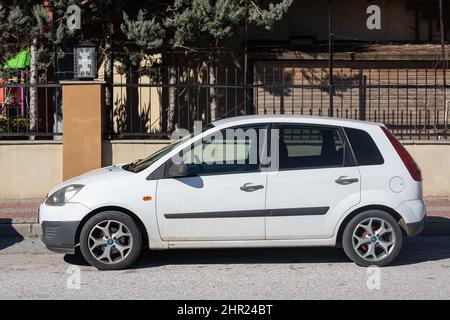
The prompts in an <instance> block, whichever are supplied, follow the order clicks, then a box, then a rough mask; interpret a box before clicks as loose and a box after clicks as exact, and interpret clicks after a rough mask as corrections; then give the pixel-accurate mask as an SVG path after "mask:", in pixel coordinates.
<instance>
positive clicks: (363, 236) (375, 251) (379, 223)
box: [352, 217, 397, 261]
mask: <svg viewBox="0 0 450 320" xmlns="http://www.w3.org/2000/svg"><path fill="white" fill-rule="evenodd" d="M396 240H397V239H396V237H395V232H394V229H393V228H392V226H391V225H390V224H389V222H387V221H386V220H384V219H382V218H378V217H376V218H375V217H374V218H368V219H365V220H363V221H361V222H360V223H359V224H358V225H357V226H356V228H355V229H354V231H353V238H352V242H353V249H354V250H355V251H356V253H357V254H358V255H359V256H360V257H362V258H363V259H365V260H368V261H379V260H382V259H384V258H386V257H387V256H388V255H390V253H391V252H392V250H393V248H394V247H395V245H396Z"/></svg>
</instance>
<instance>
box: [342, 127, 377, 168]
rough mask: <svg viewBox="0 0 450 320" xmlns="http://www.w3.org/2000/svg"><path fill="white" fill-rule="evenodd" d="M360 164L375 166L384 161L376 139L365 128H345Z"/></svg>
mask: <svg viewBox="0 0 450 320" xmlns="http://www.w3.org/2000/svg"><path fill="white" fill-rule="evenodd" d="M344 130H345V134H346V135H347V138H348V140H349V142H350V145H351V147H352V149H353V154H354V155H355V158H356V162H357V163H358V165H359V166H373V165H380V164H383V163H384V159H383V156H382V155H381V153H380V150H379V149H378V147H377V145H376V144H375V141H373V139H372V137H371V136H370V135H369V134H368V133H367V132H366V131H364V130H360V129H353V128H344Z"/></svg>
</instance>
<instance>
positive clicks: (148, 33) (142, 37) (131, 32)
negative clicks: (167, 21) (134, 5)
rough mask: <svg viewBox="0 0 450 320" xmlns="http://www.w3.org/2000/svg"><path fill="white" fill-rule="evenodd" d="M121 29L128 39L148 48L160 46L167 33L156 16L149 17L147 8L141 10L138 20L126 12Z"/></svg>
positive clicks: (153, 48) (152, 48)
mask: <svg viewBox="0 0 450 320" xmlns="http://www.w3.org/2000/svg"><path fill="white" fill-rule="evenodd" d="M121 29H122V32H123V33H124V34H125V35H126V36H127V38H128V40H132V41H134V42H135V43H136V44H137V45H138V46H140V47H142V48H144V49H146V50H155V49H158V48H160V47H161V46H162V44H163V41H164V37H165V34H166V33H165V31H164V29H163V28H162V26H161V25H160V24H159V23H158V22H157V21H156V19H155V18H154V17H153V18H151V19H147V13H146V11H145V10H139V13H138V15H137V18H136V20H131V19H130V17H129V16H128V15H127V14H126V13H125V12H124V13H123V23H122V25H121Z"/></svg>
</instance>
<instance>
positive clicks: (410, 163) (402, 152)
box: [381, 127, 423, 181]
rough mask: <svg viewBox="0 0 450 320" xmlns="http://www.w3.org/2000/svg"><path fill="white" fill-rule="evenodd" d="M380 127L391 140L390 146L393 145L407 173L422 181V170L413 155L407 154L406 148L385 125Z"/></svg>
mask: <svg viewBox="0 0 450 320" xmlns="http://www.w3.org/2000/svg"><path fill="white" fill-rule="evenodd" d="M381 129H383V131H384V133H385V134H386V136H387V137H388V139H389V141H391V143H392V146H393V147H394V149H395V151H397V153H398V155H399V156H400V159H402V161H403V163H404V164H405V166H406V169H408V171H409V173H410V174H411V177H412V178H413V179H414V180H416V181H422V180H423V178H422V171H420V168H419V166H418V165H417V163H416V161H414V159H413V157H412V156H411V155H410V154H409V152H408V150H406V149H405V147H404V146H403V145H402V144H401V143H400V141H398V140H397V138H396V137H395V136H394V135H393V134H392V133H391V132H390V131H389V130H388V129H387V128H386V127H381Z"/></svg>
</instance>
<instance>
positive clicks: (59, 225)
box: [42, 221, 80, 254]
mask: <svg viewBox="0 0 450 320" xmlns="http://www.w3.org/2000/svg"><path fill="white" fill-rule="evenodd" d="M79 224H80V222H79V221H44V222H42V242H44V244H45V245H46V247H47V249H49V250H50V251H53V252H56V253H65V254H74V253H75V244H76V243H75V235H76V231H77V228H78V225H79Z"/></svg>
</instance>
